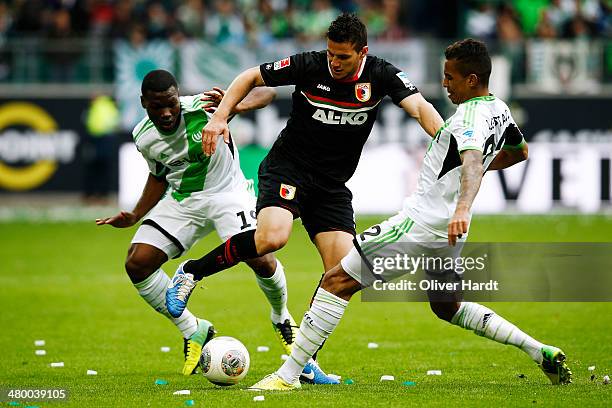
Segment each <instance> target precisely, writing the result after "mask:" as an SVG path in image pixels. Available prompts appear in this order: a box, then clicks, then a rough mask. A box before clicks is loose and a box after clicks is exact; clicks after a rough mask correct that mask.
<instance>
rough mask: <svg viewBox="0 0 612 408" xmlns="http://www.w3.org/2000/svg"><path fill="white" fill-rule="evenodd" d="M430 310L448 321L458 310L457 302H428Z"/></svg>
mask: <svg viewBox="0 0 612 408" xmlns="http://www.w3.org/2000/svg"><path fill="white" fill-rule="evenodd" d="M429 307H431V311H432V312H434V314H435V315H436V316H438V318H440V319H442V320H446V321H447V322H450V321H451V320H452V318H453V316H455V313H457V310H459V304H458V303H457V302H429Z"/></svg>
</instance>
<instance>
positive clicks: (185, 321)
mask: <svg viewBox="0 0 612 408" xmlns="http://www.w3.org/2000/svg"><path fill="white" fill-rule="evenodd" d="M169 284H170V278H169V277H168V275H166V274H165V273H164V271H162V270H161V269H158V270H156V271H155V272H153V273H152V274H151V276H149V277H148V278H147V279H145V280H143V281H142V282H138V283H135V284H134V287H135V288H136V290H138V293H139V294H140V296H141V297H142V298H143V299H144V300H145V302H147V303H148V304H149V305H150V306H151V307H152V308H153V309H155V310H156V311H157V312H159V313H161V314H163V315H164V316H166V317H167V318H168V319H170V320H171V321H172V323H174V325H175V326H176V327H177V328H178V329H179V330H180V331H181V333H183V337H184V338H189V337H190V336H191V335H192V334H193V333H195V331H196V329H197V328H198V320H197V319H196V317H195V316H194V315H192V314H191V312H190V311H189V310H187V309H185V311H184V312H183V314H182V315H180V316H179V317H177V318H174V317H172V316H170V313H168V309H166V289H167V288H168V285H169Z"/></svg>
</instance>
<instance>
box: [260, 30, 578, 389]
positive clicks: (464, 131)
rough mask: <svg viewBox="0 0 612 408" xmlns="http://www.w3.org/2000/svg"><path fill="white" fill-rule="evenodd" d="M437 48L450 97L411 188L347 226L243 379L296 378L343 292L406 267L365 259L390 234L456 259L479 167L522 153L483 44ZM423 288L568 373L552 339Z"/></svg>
mask: <svg viewBox="0 0 612 408" xmlns="http://www.w3.org/2000/svg"><path fill="white" fill-rule="evenodd" d="M445 56H446V61H445V64H444V81H443V86H444V88H446V90H447V91H448V97H449V98H450V100H451V101H452V102H453V103H455V104H457V105H459V106H458V108H457V111H456V113H455V114H454V115H453V116H452V117H451V118H450V119H448V120H447V121H446V122H445V123H444V126H442V128H441V129H440V130H439V131H438V132H437V134H436V136H435V137H434V139H433V140H432V141H431V143H430V145H429V148H428V150H427V153H426V155H425V159H424V161H423V166H422V169H421V172H420V175H419V181H418V186H417V190H416V191H415V193H414V194H412V195H411V196H410V197H409V198H407V199H406V200H405V202H404V205H403V208H402V210H401V211H400V212H399V213H398V214H397V215H395V216H393V217H391V218H389V219H388V220H386V221H384V222H383V223H381V224H380V225H375V226H373V227H371V228H370V229H368V230H367V231H366V232H365V233H364V234H361V235H359V236H357V237H356V238H355V241H354V244H355V245H354V248H353V249H352V250H351V251H350V252H349V254H348V255H347V256H346V257H344V258H343V259H342V260H341V262H340V264H339V265H337V266H335V267H334V268H332V269H331V270H329V271H327V272H326V273H325V276H324V277H323V280H322V282H321V285H320V287H319V288H318V290H317V292H316V294H315V297H314V300H313V302H312V304H311V307H310V310H308V311H307V312H306V313H305V315H304V319H303V320H302V323H301V325H300V329H299V331H298V335H297V337H296V339H295V342H294V347H293V351H292V353H291V356H290V358H289V359H287V360H286V361H285V363H284V364H283V365H282V366H281V368H280V369H279V370H278V371H277V372H275V373H273V374H270V375H268V376H266V377H265V378H263V379H262V380H261V381H259V382H258V383H256V384H255V385H253V386H252V387H251V388H250V389H253V390H278V391H281V390H292V389H296V388H299V387H300V382H299V381H298V377H299V375H300V373H301V371H302V367H303V366H304V364H306V362H308V360H309V358H310V357H311V356H312V354H313V353H315V352H316V351H317V350H318V348H319V346H320V345H321V344H322V343H323V342H324V341H325V340H326V339H327V338H328V337H329V336H330V335H331V333H332V332H333V331H334V329H335V328H336V326H337V325H338V323H339V322H340V319H341V318H342V315H343V313H344V310H345V309H346V307H347V305H348V301H349V300H350V298H351V296H352V295H353V294H355V293H356V292H358V291H359V290H361V288H362V287H367V286H370V285H372V284H373V282H374V279H379V280H381V281H383V282H386V281H390V280H392V279H394V278H396V277H398V276H400V275H403V274H405V273H406V271H405V270H396V269H386V270H384V271H383V272H382V273H379V274H378V275H375V274H374V273H373V271H371V270H370V265H369V264H368V262H369V258H368V257H369V256H371V255H372V254H375V255H376V256H377V257H378V256H379V255H382V256H385V257H393V256H394V255H397V254H398V250H401V249H400V246H398V245H393V243H396V242H401V243H402V244H404V246H403V247H401V248H403V249H404V251H409V252H411V253H406V252H403V253H402V254H401V255H403V254H407V255H408V256H413V257H421V256H423V254H424V255H425V256H432V257H437V258H446V257H450V258H455V259H456V258H457V257H458V256H459V254H460V251H461V249H460V248H461V246H462V244H463V243H464V242H465V240H466V238H467V233H468V226H469V224H470V220H471V206H472V203H473V201H474V198H475V197H476V194H477V193H478V189H479V187H480V182H481V180H482V177H483V174H484V172H485V171H487V170H498V169H503V168H506V167H509V166H511V165H513V164H515V163H518V162H520V161H523V160H526V159H527V144H526V143H525V140H524V139H523V136H522V134H521V132H520V131H519V129H518V127H517V126H516V123H515V122H514V120H513V119H512V115H511V114H510V110H509V109H508V106H507V105H506V104H505V103H504V102H503V101H501V100H499V99H498V98H496V97H495V96H493V95H491V94H489V89H488V82H489V76H490V74H491V59H490V57H489V54H488V51H487V48H486V46H485V44H484V43H482V42H480V41H476V40H472V39H467V40H463V41H459V42H456V43H454V44H452V45H450V46H449V47H448V48H447V49H446V51H445ZM457 244H459V245H457ZM390 251H391V252H390ZM392 251H395V252H392ZM370 259H371V258H370ZM364 269H365V271H364ZM426 272H439V271H426ZM451 272H452V271H451ZM453 273H454V272H453ZM428 294H429V295H430V305H431V308H432V310H433V312H434V313H435V314H436V315H437V316H438V317H439V318H441V319H444V320H446V321H448V322H450V323H451V324H454V325H457V326H460V327H463V328H465V329H470V330H473V331H474V332H475V333H476V334H478V335H480V336H484V337H487V338H489V339H492V340H494V341H497V342H500V343H503V344H512V345H514V346H516V347H518V348H520V349H521V350H523V351H524V352H525V353H527V354H528V355H529V356H530V357H531V358H532V359H533V360H534V361H535V362H536V363H537V364H538V365H539V366H540V368H541V369H542V370H543V371H544V373H545V374H546V375H547V376H548V377H549V379H550V380H551V382H552V383H553V384H567V383H570V382H571V374H572V373H571V371H570V370H569V368H568V366H567V365H566V363H565V359H566V357H565V354H564V353H563V351H562V350H561V349H559V348H557V347H553V346H549V345H546V344H543V343H540V342H539V341H537V340H535V339H533V338H532V337H530V336H529V335H527V334H525V333H524V332H522V331H521V330H520V329H519V328H518V327H516V326H515V325H513V324H512V323H510V322H508V321H507V320H505V319H504V318H503V317H501V316H499V315H497V314H496V313H495V312H493V311H492V310H491V309H489V308H487V307H485V306H483V305H480V304H478V303H473V302H464V301H461V300H460V299H459V298H457V297H456V293H445V292H438V293H436V295H437V296H435V299H434V297H432V296H431V293H428Z"/></svg>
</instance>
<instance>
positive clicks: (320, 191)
mask: <svg viewBox="0 0 612 408" xmlns="http://www.w3.org/2000/svg"><path fill="white" fill-rule="evenodd" d="M352 201H353V194H352V193H351V191H350V190H349V189H348V187H346V186H345V185H344V184H343V183H335V182H324V183H321V184H320V185H317V186H314V187H313V188H311V189H310V190H309V191H308V196H307V199H305V200H303V201H302V209H301V211H302V212H301V217H302V223H303V224H304V228H305V229H306V231H307V232H308V235H309V236H310V239H311V240H312V241H313V242H315V243H316V240H315V238H316V237H317V236H319V235H320V234H321V233H324V232H330V231H332V232H338V231H342V232H345V233H346V234H348V235H349V236H354V235H355V212H354V211H353V204H352Z"/></svg>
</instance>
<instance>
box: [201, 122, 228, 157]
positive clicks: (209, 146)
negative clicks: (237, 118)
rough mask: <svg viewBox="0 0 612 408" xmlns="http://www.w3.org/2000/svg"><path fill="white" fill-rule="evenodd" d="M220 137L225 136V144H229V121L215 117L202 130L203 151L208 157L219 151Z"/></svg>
mask: <svg viewBox="0 0 612 408" xmlns="http://www.w3.org/2000/svg"><path fill="white" fill-rule="evenodd" d="M219 135H223V140H225V143H229V136H230V132H229V127H228V126H227V120H225V119H219V118H216V117H215V116H214V115H213V117H212V118H211V119H210V121H209V122H208V123H207V124H206V126H204V130H202V151H203V152H204V154H205V155H207V156H212V155H213V153H215V150H216V149H217V140H218V139H219Z"/></svg>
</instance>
